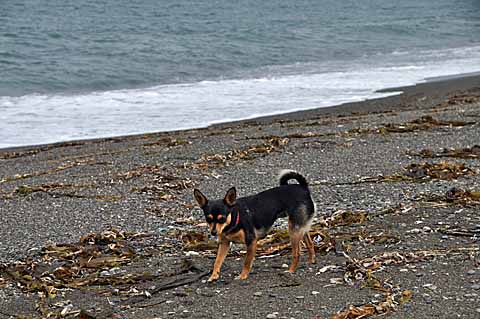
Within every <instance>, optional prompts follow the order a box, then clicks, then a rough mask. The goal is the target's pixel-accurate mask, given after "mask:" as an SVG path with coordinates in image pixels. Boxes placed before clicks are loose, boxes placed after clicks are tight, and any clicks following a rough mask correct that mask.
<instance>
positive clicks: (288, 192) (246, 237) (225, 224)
mask: <svg viewBox="0 0 480 319" xmlns="http://www.w3.org/2000/svg"><path fill="white" fill-rule="evenodd" d="M291 179H293V180H296V181H297V182H298V184H289V183H288V181H289V180H291ZM194 196H195V200H196V201H197V202H198V204H199V205H200V207H201V208H202V210H203V212H204V213H205V218H206V220H207V223H208V225H209V228H210V232H211V234H212V235H218V241H219V247H218V252H217V258H216V260H215V265H214V267H213V273H212V275H211V276H210V278H209V279H208V281H214V280H217V279H218V278H219V276H220V268H221V267H222V263H223V261H224V259H225V256H226V255H227V253H228V249H229V248H230V243H231V242H235V243H244V244H245V245H246V246H247V256H246V258H245V263H244V265H243V269H242V272H241V274H240V276H239V278H240V279H247V278H248V274H249V273H250V269H251V268H252V263H253V259H254V258H255V253H256V250H257V240H259V239H261V238H263V237H265V236H266V235H267V233H268V231H269V230H270V228H271V227H272V225H273V223H274V222H275V220H277V219H278V218H280V217H287V216H288V225H289V227H288V230H289V235H290V242H291V244H292V264H291V265H290V267H289V269H288V272H291V273H293V272H294V271H295V270H296V269H297V266H298V260H299V257H300V241H301V240H302V239H303V241H304V242H305V244H306V246H307V248H308V254H309V262H310V263H315V249H314V245H313V241H312V239H311V238H310V235H309V233H308V231H309V230H310V225H311V222H312V219H313V216H314V214H315V205H314V203H313V201H312V198H311V196H310V190H309V189H308V183H307V180H306V179H305V177H303V176H302V175H300V174H299V173H297V172H295V171H290V170H288V171H282V172H281V173H280V186H279V187H274V188H271V189H268V190H266V191H263V192H261V193H258V194H256V195H252V196H247V197H241V198H237V191H236V189H235V187H232V188H230V189H229V190H228V191H227V194H226V195H225V198H223V199H220V200H212V201H209V200H208V199H207V198H206V197H205V195H203V194H202V193H201V192H200V191H199V190H198V189H195V191H194Z"/></svg>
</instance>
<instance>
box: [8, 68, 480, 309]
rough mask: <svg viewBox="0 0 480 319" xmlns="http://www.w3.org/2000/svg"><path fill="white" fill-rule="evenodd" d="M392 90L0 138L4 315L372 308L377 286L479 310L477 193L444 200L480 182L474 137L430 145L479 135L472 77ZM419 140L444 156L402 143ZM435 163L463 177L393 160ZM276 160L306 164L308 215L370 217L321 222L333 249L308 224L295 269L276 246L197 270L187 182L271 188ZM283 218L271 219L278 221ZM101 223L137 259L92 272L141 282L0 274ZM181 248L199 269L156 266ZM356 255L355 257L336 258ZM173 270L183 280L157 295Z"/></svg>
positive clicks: (238, 251) (424, 305)
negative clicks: (193, 122) (45, 140)
mask: <svg viewBox="0 0 480 319" xmlns="http://www.w3.org/2000/svg"><path fill="white" fill-rule="evenodd" d="M402 90H405V93H404V94H402V95H399V96H393V97H389V98H384V99H377V100H370V101H365V102H360V103H351V104H345V105H341V106H337V107H332V108H324V109H317V110H311V111H304V112H296V113H292V114H286V115H279V116H273V117H264V118H259V119H254V120H248V121H240V122H235V123H226V124H221V125H215V126H212V127H209V128H206V129H198V130H187V131H179V132H169V133H154V134H143V135H137V136H127V137H116V138H109V139H97V140H88V141H76V142H67V143H57V144H52V145H43V146H36V147H22V148H16V149H5V150H0V198H1V199H0V218H1V223H0V262H1V263H2V266H1V267H0V318H2V317H3V316H5V317H9V315H12V317H14V316H22V315H23V316H26V317H31V318H37V317H42V316H47V315H48V314H51V315H52V316H54V315H60V313H61V311H62V310H64V314H65V313H71V314H70V315H67V317H72V318H73V317H75V316H78V310H80V309H83V310H85V311H87V312H88V313H89V314H91V315H95V316H97V317H98V318H105V317H115V318H177V317H184V318H218V317H231V316H235V317H239V318H329V317H331V316H332V315H334V314H335V313H337V312H338V311H341V310H345V309H346V307H348V306H350V305H355V306H362V305H366V304H369V303H371V304H374V305H376V306H377V310H378V311H383V310H385V309H387V308H388V307H386V306H385V304H382V301H383V300H384V299H385V298H386V296H394V298H395V301H394V302H393V303H390V304H393V305H394V306H395V309H394V310H395V311H390V312H388V314H386V315H385V316H388V317H389V318H431V317H437V318H457V317H460V318H476V317H479V316H480V306H479V305H480V256H479V236H480V214H479V208H480V199H476V198H475V197H472V198H467V199H459V200H456V201H453V202H452V201H445V193H446V192H447V191H448V190H450V189H451V188H452V187H456V188H460V189H463V190H470V191H473V192H474V191H476V192H479V191H480V178H479V175H478V173H479V164H480V159H479V157H478V156H480V155H478V154H477V153H475V150H476V149H475V148H474V153H473V154H470V156H468V157H466V158H460V157H448V156H446V155H448V153H447V152H446V151H444V150H442V148H453V149H455V150H460V149H462V148H467V147H468V148H471V147H473V146H474V145H478V144H480V129H479V126H480V77H479V76H473V77H465V78H460V79H453V80H447V81H439V82H431V83H425V84H421V85H417V86H414V87H408V88H403V89H402ZM425 116H429V117H431V118H425ZM422 117H423V120H420V119H422ZM426 148H428V149H432V150H433V152H434V153H436V154H438V155H442V157H428V158H422V157H420V156H418V155H415V154H414V153H412V152H419V151H421V150H422V149H426ZM457 154H458V153H457ZM475 154H477V155H475ZM427 155H428V154H427ZM443 161H446V162H448V163H457V164H461V163H463V164H465V167H464V168H462V170H461V172H459V173H460V176H452V175H451V174H448V173H447V170H444V171H443V172H440V173H439V174H440V175H437V177H440V178H427V177H425V173H426V171H425V170H423V169H422V168H419V169H416V170H414V171H413V172H411V173H410V177H409V178H405V175H404V174H405V170H404V169H403V167H405V166H408V165H410V164H414V163H417V164H418V163H424V162H428V163H439V162H443ZM283 168H291V169H295V170H298V171H299V172H301V173H303V174H304V175H305V176H307V179H308V181H309V182H310V184H311V191H312V193H313V197H314V200H315V201H316V203H317V209H318V221H319V220H320V219H321V217H322V216H323V217H325V218H327V219H328V218H332V216H338V214H339V212H341V211H353V213H352V214H351V216H357V217H358V216H366V217H367V218H366V220H357V222H355V223H353V224H349V223H348V222H346V221H345V224H347V225H340V224H341V223H339V222H338V220H337V222H330V224H329V226H328V227H325V228H324V229H323V230H322V231H323V232H324V234H329V236H330V237H331V238H334V239H335V240H336V246H335V245H333V246H328V247H329V250H328V252H325V249H323V250H322V247H325V246H324V244H325V243H326V240H323V241H322V239H324V238H322V237H321V236H317V237H316V239H317V244H318V247H317V248H318V252H317V264H316V265H307V264H306V258H305V256H303V258H302V261H301V265H300V268H299V269H298V271H297V273H295V274H294V275H288V276H287V275H286V274H284V273H283V272H284V268H283V265H284V264H288V263H289V260H290V255H289V252H288V250H281V251H280V252H279V254H273V255H272V256H269V257H268V258H264V257H263V256H262V257H260V256H259V258H257V259H256V261H255V263H254V266H253V271H252V273H251V276H250V278H249V279H248V280H247V281H238V280H234V277H235V276H236V275H237V274H238V273H239V271H240V269H241V265H242V258H243V255H242V250H243V247H241V246H239V245H235V246H234V247H233V248H232V249H231V255H230V257H228V258H227V260H226V262H225V264H224V266H223V269H222V276H221V280H220V281H219V282H217V283H214V284H207V283H205V282H204V280H205V279H206V277H202V278H200V279H198V280H196V279H197V277H199V274H200V275H202V274H203V273H202V271H203V270H205V271H207V270H210V269H211V267H212V264H213V257H214V254H215V252H214V251H212V250H204V249H203V248H204V247H202V246H201V245H200V246H199V245H197V246H190V247H186V244H187V239H186V238H185V236H184V235H185V234H187V233H194V234H204V233H206V227H205V226H204V225H202V223H203V220H202V218H203V216H202V213H201V211H200V210H199V209H198V208H196V207H195V206H194V205H193V204H194V202H193V199H192V188H193V187H198V188H200V189H201V190H202V191H203V192H204V193H205V194H207V195H209V196H212V197H220V196H223V195H224V192H225V191H226V190H227V189H228V188H229V187H231V186H236V187H237V190H238V192H239V195H240V196H242V195H247V194H251V193H254V192H258V191H261V190H263V189H265V188H268V187H272V186H276V185H277V183H278V182H277V180H276V175H277V173H278V171H279V170H280V169H283ZM379 176H380V177H379ZM381 176H383V178H382V177H381ZM402 177H403V178H402ZM450 197H451V196H450ZM450 197H449V198H450ZM450 200H451V198H450ZM345 216H346V215H344V217H345ZM285 225H286V221H285V220H282V221H279V222H278V223H277V227H276V230H277V229H284V228H285ZM110 226H113V227H115V228H117V229H121V230H128V231H134V232H145V233H148V234H150V236H149V237H146V238H144V239H141V240H133V239H132V240H130V241H131V242H132V245H133V246H134V247H135V255H134V256H135V258H133V257H132V258H133V259H132V260H131V261H130V262H129V263H127V264H119V265H118V268H114V270H113V271H112V270H111V268H112V267H113V266H112V265H111V266H108V267H107V266H104V267H103V268H102V269H99V270H98V272H97V273H96V276H99V274H100V273H101V272H102V271H106V272H105V273H103V274H102V276H103V277H108V276H110V274H111V273H114V272H118V273H119V274H121V275H120V277H119V278H123V279H122V280H125V278H126V277H125V276H127V275H128V274H139V273H142V274H145V273H148V274H150V275H151V276H150V277H149V278H146V279H144V280H138V281H135V282H129V283H128V282H124V283H123V282H122V283H118V284H117V285H116V286H115V287H112V286H111V285H106V286H96V285H86V286H84V287H82V288H81V289H80V288H78V287H74V288H68V289H67V288H65V287H63V288H59V287H57V289H56V290H55V294H56V297H55V298H50V299H49V298H47V299H42V298H41V296H40V295H41V294H40V295H39V294H38V293H37V292H34V293H32V292H30V293H29V292H27V290H30V291H33V290H35V289H33V288H32V287H31V285H30V287H29V288H25V286H28V282H29V280H30V278H28V277H26V278H25V277H24V278H23V279H18V278H17V279H13V278H12V272H9V271H11V270H12V269H13V268H12V267H14V266H15V263H16V262H18V261H21V260H22V261H25V260H26V258H27V257H28V256H30V257H31V258H33V260H34V263H38V262H39V259H38V258H39V256H40V253H41V251H40V249H41V248H42V247H44V246H46V245H51V244H60V243H74V242H77V241H78V240H79V238H80V236H84V235H86V234H88V233H90V232H101V231H103V230H105V229H107V228H108V227H110ZM316 227H317V228H316V229H320V228H319V226H316ZM182 236H183V241H182ZM130 241H128V242H130ZM331 243H332V242H330V244H331ZM342 251H344V252H345V253H346V255H344V253H342ZM386 253H388V254H389V255H385V254H386ZM259 255H260V254H259ZM373 256H377V262H379V264H378V265H377V266H379V268H375V269H374V271H369V269H370V270H371V268H369V267H372V266H371V263H370V264H369V263H367V260H366V259H367V258H371V257H373ZM379 256H383V257H384V258H383V259H380V257H379ZM386 256H389V257H388V258H387V257H386ZM186 259H188V260H191V261H192V262H193V264H194V265H195V266H196V267H198V268H199V269H200V270H198V271H197V272H196V271H195V270H194V269H190V270H191V271H190V272H187V273H184V274H181V275H178V276H170V277H168V278H167V276H166V274H167V273H169V274H170V275H172V273H174V272H175V270H176V269H179V267H180V264H181V263H182V262H183V261H184V260H186ZM360 260H363V261H364V263H360V264H359V265H361V267H364V268H361V269H358V265H357V266H356V267H357V268H355V267H353V268H352V266H349V267H347V266H346V262H347V261H348V262H350V263H351V262H352V261H360ZM51 263H52V264H51V265H50V266H49V267H46V268H45V269H42V272H43V277H42V275H41V273H37V275H38V276H39V278H43V279H42V280H45V278H46V277H48V274H49V273H52V274H53V272H54V270H55V269H58V267H66V266H68V265H69V264H68V262H66V261H65V260H63V261H59V260H56V261H55V260H53V261H51ZM325 266H336V268H328V269H327V268H324V267H325ZM17 267H18V264H17ZM109 272H110V273H109ZM345 274H346V275H345ZM349 274H356V275H357V278H356V279H353V280H350V277H349ZM366 274H369V276H373V277H370V279H368V278H366V277H365V276H366ZM122 276H123V277H122ZM367 277H368V276H367ZM51 278H53V279H52V280H55V278H56V277H55V276H54V275H52V277H51ZM181 278H186V280H187V281H192V282H189V283H186V284H184V285H181V286H179V287H177V288H172V289H166V290H164V291H160V292H156V290H155V289H156V288H158V287H161V286H162V285H164V284H165V282H166V281H168V280H178V279H181ZM342 278H343V279H342ZM345 279H346V280H345ZM47 281H48V280H47ZM176 283H177V284H178V281H176ZM17 284H18V285H17ZM47 286H48V285H47ZM134 288H135V289H134ZM113 289H118V290H117V291H116V292H115V291H114V290H113ZM40 290H41V289H40ZM145 291H148V292H152V294H151V297H150V298H148V299H146V300H143V299H142V300H141V301H139V300H136V301H135V302H134V301H133V299H127V297H130V298H133V297H132V296H133V295H135V294H140V295H142V296H144V297H145V295H146V294H145ZM402 292H403V293H404V296H408V295H409V294H410V293H413V295H412V296H411V301H410V302H406V301H407V299H408V298H406V297H404V300H403V301H405V302H400V299H401V298H400V296H401V294H402ZM147 295H148V293H147ZM39 296H40V297H39ZM138 298H140V299H141V298H143V297H138ZM367 308H368V307H367ZM65 309H66V310H65ZM364 309H365V308H364ZM382 309H383V310H382Z"/></svg>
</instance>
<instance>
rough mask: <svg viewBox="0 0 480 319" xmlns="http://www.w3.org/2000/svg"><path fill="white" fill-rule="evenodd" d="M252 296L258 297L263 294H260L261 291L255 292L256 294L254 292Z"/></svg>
mask: <svg viewBox="0 0 480 319" xmlns="http://www.w3.org/2000/svg"><path fill="white" fill-rule="evenodd" d="M253 295H254V296H255V297H260V296H261V295H263V293H262V292H261V291H257V292H255V293H253Z"/></svg>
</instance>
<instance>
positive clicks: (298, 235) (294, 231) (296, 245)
mask: <svg viewBox="0 0 480 319" xmlns="http://www.w3.org/2000/svg"><path fill="white" fill-rule="evenodd" d="M288 233H289V235H290V243H291V245H292V263H291V264H290V267H289V268H288V272H289V273H294V272H295V270H297V267H298V261H299V259H300V241H301V240H302V237H303V232H302V230H301V229H299V228H298V227H297V226H296V225H294V224H293V223H292V222H291V221H290V220H289V221H288Z"/></svg>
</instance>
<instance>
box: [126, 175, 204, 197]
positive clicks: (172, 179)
mask: <svg viewBox="0 0 480 319" xmlns="http://www.w3.org/2000/svg"><path fill="white" fill-rule="evenodd" d="M194 186H195V182H194V181H192V180H191V179H190V178H185V179H182V178H180V177H178V176H175V175H171V174H159V173H158V172H157V174H155V176H154V177H153V178H152V179H151V181H150V183H149V185H147V186H144V187H136V188H132V190H131V191H132V192H140V193H146V194H150V195H155V196H156V197H155V198H154V199H161V200H171V199H174V198H175V196H174V195H173V194H172V192H177V191H182V190H186V189H191V188H193V187H194Z"/></svg>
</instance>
